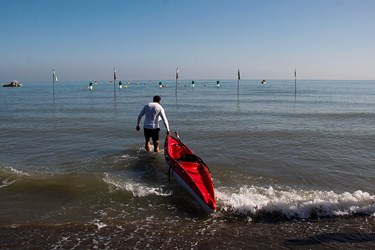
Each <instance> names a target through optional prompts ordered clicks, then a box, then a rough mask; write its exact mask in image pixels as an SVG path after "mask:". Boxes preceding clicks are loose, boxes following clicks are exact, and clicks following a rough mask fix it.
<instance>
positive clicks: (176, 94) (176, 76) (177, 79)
mask: <svg viewBox="0 0 375 250" xmlns="http://www.w3.org/2000/svg"><path fill="white" fill-rule="evenodd" d="M177 80H178V67H177V69H176V95H177Z"/></svg>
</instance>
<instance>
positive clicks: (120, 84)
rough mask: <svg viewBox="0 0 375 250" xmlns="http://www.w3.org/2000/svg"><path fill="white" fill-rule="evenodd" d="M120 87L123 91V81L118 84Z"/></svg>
mask: <svg viewBox="0 0 375 250" xmlns="http://www.w3.org/2000/svg"><path fill="white" fill-rule="evenodd" d="M118 87H119V88H120V89H122V82H121V81H120V82H119V83H118Z"/></svg>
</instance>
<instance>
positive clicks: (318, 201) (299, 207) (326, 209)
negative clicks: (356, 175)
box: [216, 186, 375, 219]
mask: <svg viewBox="0 0 375 250" xmlns="http://www.w3.org/2000/svg"><path fill="white" fill-rule="evenodd" d="M216 196H217V202H218V204H219V207H220V209H221V210H222V211H224V212H231V213H234V214H236V215H246V216H250V217H251V218H257V217H259V216H263V215H265V214H277V215H279V216H281V217H285V218H287V219H294V218H300V219H307V218H317V217H318V218H319V217H331V216H353V215H369V216H373V217H375V196H374V195H370V194H369V193H367V192H363V191H361V190H357V191H355V192H353V193H349V192H344V193H340V194H338V193H335V192H333V191H305V190H295V189H292V188H289V189H287V190H282V189H281V188H273V187H268V188H266V187H256V186H250V187H249V186H243V187H241V188H240V189H239V190H238V191H235V192H232V191H230V190H229V189H225V188H220V190H216Z"/></svg>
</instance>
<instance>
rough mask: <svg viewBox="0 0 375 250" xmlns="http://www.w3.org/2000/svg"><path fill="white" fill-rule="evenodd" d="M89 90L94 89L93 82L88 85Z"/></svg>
mask: <svg viewBox="0 0 375 250" xmlns="http://www.w3.org/2000/svg"><path fill="white" fill-rule="evenodd" d="M87 88H88V89H89V90H92V82H90V83H89V86H88V87H87Z"/></svg>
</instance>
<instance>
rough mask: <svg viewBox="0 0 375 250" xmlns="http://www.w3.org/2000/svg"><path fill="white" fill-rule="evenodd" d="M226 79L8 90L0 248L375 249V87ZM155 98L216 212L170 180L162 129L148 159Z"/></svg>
mask: <svg viewBox="0 0 375 250" xmlns="http://www.w3.org/2000/svg"><path fill="white" fill-rule="evenodd" d="M218 80H219V85H218V84H217V80H216V79H215V80H194V87H193V85H192V81H191V80H178V81H177V82H176V81H175V80H171V81H166V80H165V81H160V80H152V81H150V80H144V81H142V80H140V81H128V80H124V81H122V86H123V88H122V89H120V88H119V86H118V85H117V83H116V85H114V84H113V83H111V82H110V81H99V82H96V83H94V84H93V89H92V90H89V89H88V84H89V81H75V82H64V81H59V82H55V83H54V84H53V83H52V82H23V86H22V87H20V88H0V106H1V109H0V249H374V248H375V81H356V80H352V81H350V80H346V81H331V80H330V81H328V80H320V81H318V80H314V81H310V80H298V79H297V81H295V79H290V80H267V82H266V84H261V80H239V81H238V80H220V79H218ZM159 83H161V84H162V86H163V87H160V85H159ZM154 95H159V96H161V98H162V100H161V105H162V106H163V107H164V109H165V112H166V115H167V118H168V120H169V125H170V130H171V132H172V133H174V132H175V131H177V132H178V134H179V135H180V138H181V140H182V141H183V142H184V143H185V144H186V145H187V146H188V147H189V148H190V149H191V150H192V151H193V152H194V153H195V154H197V155H198V156H200V157H201V158H202V159H203V160H204V161H205V163H206V164H207V165H208V167H209V168H210V171H211V175H212V179H213V183H214V186H215V195H216V201H217V211H216V212H215V213H213V214H205V213H204V211H203V210H202V208H201V207H200V205H199V203H198V202H196V201H195V200H194V198H193V197H192V196H190V195H189V193H187V192H186V191H185V190H184V189H183V188H182V187H181V186H180V185H179V184H178V183H177V181H176V180H175V179H174V178H173V177H172V178H171V179H170V181H169V176H168V167H167V165H166V163H165V159H164V150H163V145H164V140H165V135H166V130H165V127H164V126H163V124H162V123H161V132H160V145H161V152H160V153H154V152H146V151H145V149H144V137H143V132H142V130H141V131H139V132H138V131H136V129H135V127H136V120H137V116H138V113H139V111H140V110H141V109H142V107H143V106H144V105H145V104H147V103H149V102H152V98H153V96H154Z"/></svg>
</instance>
